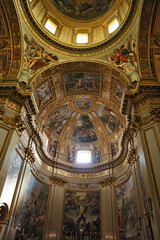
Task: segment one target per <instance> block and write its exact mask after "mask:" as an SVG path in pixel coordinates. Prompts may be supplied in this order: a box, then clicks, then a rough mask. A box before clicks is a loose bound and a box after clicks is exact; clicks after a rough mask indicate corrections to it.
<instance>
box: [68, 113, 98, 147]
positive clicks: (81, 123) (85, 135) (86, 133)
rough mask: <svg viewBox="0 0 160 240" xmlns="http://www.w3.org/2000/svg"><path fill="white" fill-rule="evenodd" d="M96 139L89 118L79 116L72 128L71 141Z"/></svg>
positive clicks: (85, 141) (84, 141)
mask: <svg viewBox="0 0 160 240" xmlns="http://www.w3.org/2000/svg"><path fill="white" fill-rule="evenodd" d="M96 140H97V136H96V132H95V130H94V127H93V124H92V122H91V120H90V118H89V117H88V116H85V115H83V116H81V117H80V118H79V119H78V121H77V124H76V127H75V129H74V132H73V136H72V141H75V142H82V143H87V142H92V141H96Z"/></svg>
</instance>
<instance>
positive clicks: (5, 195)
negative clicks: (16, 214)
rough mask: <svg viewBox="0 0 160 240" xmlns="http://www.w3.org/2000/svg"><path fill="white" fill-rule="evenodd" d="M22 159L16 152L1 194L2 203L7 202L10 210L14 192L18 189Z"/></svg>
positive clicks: (0, 200)
mask: <svg viewBox="0 0 160 240" xmlns="http://www.w3.org/2000/svg"><path fill="white" fill-rule="evenodd" d="M21 164H22V159H21V157H20V155H19V154H18V152H17V151H15V152H14V155H13V158H12V160H11V163H10V167H9V171H8V175H7V178H6V181H5V184H4V188H3V191H2V194H1V198H0V202H5V203H7V205H8V208H9V209H10V207H11V203H12V199H13V195H14V191H15V188H16V184H17V180H18V176H19V172H20V168H21Z"/></svg>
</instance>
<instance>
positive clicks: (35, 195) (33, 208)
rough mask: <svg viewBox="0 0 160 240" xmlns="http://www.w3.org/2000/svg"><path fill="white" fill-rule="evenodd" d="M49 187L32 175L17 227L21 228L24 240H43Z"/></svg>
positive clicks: (18, 216)
mask: <svg viewBox="0 0 160 240" xmlns="http://www.w3.org/2000/svg"><path fill="white" fill-rule="evenodd" d="M48 194H49V187H48V186H47V185H44V184H42V183H40V182H39V181H38V180H36V178H34V176H33V175H32V174H31V173H30V177H29V182H28V185H27V189H26V192H25V195H24V198H23V204H22V207H21V209H20V211H19V212H18V213H17V214H16V225H17V226H20V228H21V231H22V235H23V238H24V239H37V240H42V239H43V232H44V226H45V219H46V209H47V201H48Z"/></svg>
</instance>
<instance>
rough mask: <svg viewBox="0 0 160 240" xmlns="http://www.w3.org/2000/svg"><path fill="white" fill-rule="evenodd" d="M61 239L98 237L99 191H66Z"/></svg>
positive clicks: (96, 238) (96, 239) (76, 239)
mask: <svg viewBox="0 0 160 240" xmlns="http://www.w3.org/2000/svg"><path fill="white" fill-rule="evenodd" d="M62 239H63V240H64V239H75V240H78V239H95V240H98V239H100V193H99V192H74V191H67V192H66V196H65V209H64V223H63V236H62Z"/></svg>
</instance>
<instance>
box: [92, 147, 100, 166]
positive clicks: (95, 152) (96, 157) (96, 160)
mask: <svg viewBox="0 0 160 240" xmlns="http://www.w3.org/2000/svg"><path fill="white" fill-rule="evenodd" d="M100 155H101V152H100V147H99V146H93V151H92V156H93V160H92V163H93V164H96V163H99V162H100Z"/></svg>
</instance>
